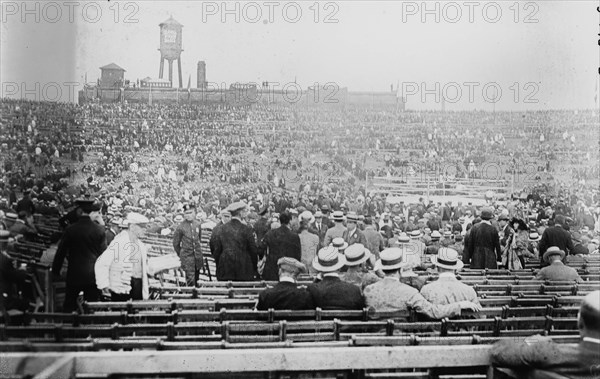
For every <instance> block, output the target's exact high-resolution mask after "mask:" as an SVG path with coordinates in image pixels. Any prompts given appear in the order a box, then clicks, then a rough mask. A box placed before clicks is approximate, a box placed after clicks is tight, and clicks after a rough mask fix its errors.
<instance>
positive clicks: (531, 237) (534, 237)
mask: <svg viewBox="0 0 600 379" xmlns="http://www.w3.org/2000/svg"><path fill="white" fill-rule="evenodd" d="M541 239H542V237H540V235H539V234H538V232H531V233H529V241H531V242H537V241H539V240H541Z"/></svg>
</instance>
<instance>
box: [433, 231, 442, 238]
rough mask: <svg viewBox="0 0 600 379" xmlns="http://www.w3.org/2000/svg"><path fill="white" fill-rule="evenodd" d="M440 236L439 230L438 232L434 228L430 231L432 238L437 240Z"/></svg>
mask: <svg viewBox="0 0 600 379" xmlns="http://www.w3.org/2000/svg"><path fill="white" fill-rule="evenodd" d="M440 238H442V234H441V233H440V232H438V231H437V230H434V231H433V232H431V239H432V240H439V239H440Z"/></svg>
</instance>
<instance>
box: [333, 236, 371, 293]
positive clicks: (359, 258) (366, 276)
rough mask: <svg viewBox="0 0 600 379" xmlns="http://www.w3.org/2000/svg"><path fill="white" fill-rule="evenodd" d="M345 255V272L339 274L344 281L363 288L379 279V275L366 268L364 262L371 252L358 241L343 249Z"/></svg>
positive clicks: (369, 257)
mask: <svg viewBox="0 0 600 379" xmlns="http://www.w3.org/2000/svg"><path fill="white" fill-rule="evenodd" d="M344 256H345V257H346V272H345V273H343V274H341V275H340V279H342V280H343V281H344V282H348V283H352V284H355V285H357V286H358V287H360V289H361V290H363V289H364V288H365V287H366V286H368V285H369V284H373V283H375V282H376V281H378V280H379V277H378V276H377V275H375V274H373V273H372V272H369V270H367V268H366V263H367V261H368V260H369V259H371V258H372V257H373V254H371V252H370V251H369V250H367V249H366V248H365V246H364V245H362V244H360V243H355V244H353V245H350V246H348V247H347V248H346V249H345V250H344Z"/></svg>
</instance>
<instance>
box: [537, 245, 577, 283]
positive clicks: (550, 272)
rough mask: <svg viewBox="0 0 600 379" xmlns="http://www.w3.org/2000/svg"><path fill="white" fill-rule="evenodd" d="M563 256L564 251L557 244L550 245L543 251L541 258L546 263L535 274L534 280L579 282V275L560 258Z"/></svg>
mask: <svg viewBox="0 0 600 379" xmlns="http://www.w3.org/2000/svg"><path fill="white" fill-rule="evenodd" d="M564 258H565V252H564V251H563V250H561V249H560V248H559V247H558V246H550V247H549V248H548V249H547V250H546V252H545V253H544V255H543V257H542V259H543V260H544V262H545V263H546V264H547V265H548V266H546V267H544V268H542V269H541V270H540V271H539V272H538V273H537V275H536V276H535V279H536V280H550V281H562V280H564V281H577V282H581V281H582V280H581V277H580V276H579V274H578V273H577V270H575V269H574V268H573V267H569V266H566V265H565V264H564V263H563V262H562V260H563V259H564Z"/></svg>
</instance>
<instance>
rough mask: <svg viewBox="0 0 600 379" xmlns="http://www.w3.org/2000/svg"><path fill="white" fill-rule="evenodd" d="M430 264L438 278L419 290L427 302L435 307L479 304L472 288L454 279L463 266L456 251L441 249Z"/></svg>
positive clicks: (432, 257)
mask: <svg viewBox="0 0 600 379" xmlns="http://www.w3.org/2000/svg"><path fill="white" fill-rule="evenodd" d="M431 263H433V264H434V266H436V267H437V271H438V273H439V278H438V280H436V281H435V282H431V283H429V284H426V285H425V286H423V288H421V295H423V297H424V298H425V299H427V301H429V302H430V303H432V304H435V305H446V304H451V303H456V302H457V301H470V302H472V303H475V304H479V299H478V298H477V293H476V292H475V290H474V289H473V287H471V286H469V285H466V284H464V283H461V282H459V281H458V280H457V279H456V275H455V272H456V271H460V270H461V269H462V268H463V265H464V264H463V262H462V261H461V260H460V259H459V257H458V251H456V250H454V249H450V248H447V247H442V248H440V249H439V250H438V253H437V255H432V256H431Z"/></svg>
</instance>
